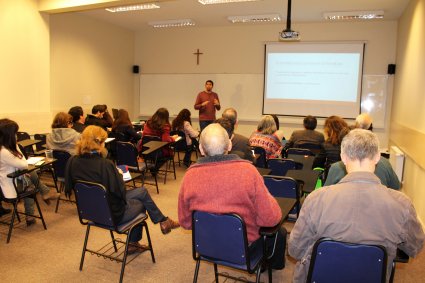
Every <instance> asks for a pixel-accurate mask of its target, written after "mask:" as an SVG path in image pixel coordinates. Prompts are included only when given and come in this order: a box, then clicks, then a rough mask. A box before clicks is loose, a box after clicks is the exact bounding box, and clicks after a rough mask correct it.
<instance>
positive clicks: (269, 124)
mask: <svg viewBox="0 0 425 283" xmlns="http://www.w3.org/2000/svg"><path fill="white" fill-rule="evenodd" d="M282 138H283V135H282V137H281V136H279V135H278V133H277V127H276V122H275V120H274V119H273V117H272V116H271V115H265V116H263V117H262V118H261V121H260V123H259V124H258V126H257V130H256V131H255V132H254V133H252V135H251V137H250V138H249V145H250V146H258V147H262V148H264V150H265V151H266V158H267V159H269V158H279V157H280V156H281V152H282V149H283V146H282V142H281V140H282Z"/></svg>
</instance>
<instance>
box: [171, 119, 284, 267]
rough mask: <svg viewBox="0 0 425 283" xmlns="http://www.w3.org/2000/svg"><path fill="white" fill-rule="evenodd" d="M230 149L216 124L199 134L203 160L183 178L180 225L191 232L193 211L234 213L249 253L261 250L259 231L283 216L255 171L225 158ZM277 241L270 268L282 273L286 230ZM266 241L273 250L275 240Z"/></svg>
mask: <svg viewBox="0 0 425 283" xmlns="http://www.w3.org/2000/svg"><path fill="white" fill-rule="evenodd" d="M231 148H232V143H231V141H230V139H229V136H228V134H227V132H226V130H225V129H224V128H223V127H222V126H220V125H219V124H217V123H214V124H210V125H209V126H207V127H206V128H205V129H204V130H203V131H202V132H201V138H200V142H199V150H200V151H201V153H202V155H204V157H202V158H199V159H198V161H197V163H195V164H193V165H192V166H190V167H189V169H188V170H187V171H186V174H185V176H184V177H183V180H182V184H181V187H180V193H179V200H178V214H179V221H180V225H181V226H182V227H183V228H185V229H191V228H192V213H193V211H195V210H200V211H206V212H210V213H220V214H222V213H236V214H238V215H239V216H240V217H241V218H242V219H243V220H244V222H245V224H246V229H247V236H248V242H249V244H250V249H257V248H261V247H262V239H261V238H260V235H259V229H260V227H273V226H275V225H277V224H278V223H279V222H280V221H281V218H282V212H281V210H280V208H279V205H278V204H277V202H276V200H275V199H274V198H273V196H272V195H270V193H269V191H268V190H267V188H266V186H265V185H264V180H263V178H262V177H261V176H260V174H259V173H258V171H257V169H256V168H255V167H254V166H253V165H252V164H251V163H250V162H249V161H246V160H242V159H240V158H239V157H238V156H237V155H235V154H227V153H228V152H229V151H230V150H231ZM276 237H277V238H276V248H275V253H274V255H273V257H272V259H271V267H272V268H274V269H282V268H283V267H284V266H285V247H286V230H285V229H284V228H281V229H280V230H279V232H278V233H277V236H276ZM269 240H270V241H268V242H267V245H268V246H273V245H274V243H275V237H272V238H270V239H269ZM269 250H271V249H269Z"/></svg>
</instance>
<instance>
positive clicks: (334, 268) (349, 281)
mask: <svg viewBox="0 0 425 283" xmlns="http://www.w3.org/2000/svg"><path fill="white" fill-rule="evenodd" d="M386 269H387V252H386V249H385V248H384V247H383V246H380V245H366V244H353V243H345V242H339V241H333V240H331V239H327V238H322V239H319V240H318V241H317V242H316V243H315V245H314V247H313V252H312V258H311V263H310V268H309V271H308V276H307V282H329V283H333V282H344V283H354V282H356V283H357V282H362V283H377V282H382V283H384V282H386Z"/></svg>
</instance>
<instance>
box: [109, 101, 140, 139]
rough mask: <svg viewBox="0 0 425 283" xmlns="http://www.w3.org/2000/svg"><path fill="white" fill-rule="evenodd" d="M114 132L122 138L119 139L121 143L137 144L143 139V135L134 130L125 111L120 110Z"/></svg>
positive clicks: (113, 125) (113, 127)
mask: <svg viewBox="0 0 425 283" xmlns="http://www.w3.org/2000/svg"><path fill="white" fill-rule="evenodd" d="M112 132H113V133H115V134H117V135H119V136H120V137H119V138H118V140H119V141H124V142H132V143H135V144H136V143H137V142H138V141H139V140H140V139H141V138H142V134H141V133H138V132H136V130H134V127H133V124H131V121H130V117H129V115H128V112H127V110H125V109H120V110H118V114H117V119H116V120H115V121H114V123H113V124H112ZM115 138H117V137H115Z"/></svg>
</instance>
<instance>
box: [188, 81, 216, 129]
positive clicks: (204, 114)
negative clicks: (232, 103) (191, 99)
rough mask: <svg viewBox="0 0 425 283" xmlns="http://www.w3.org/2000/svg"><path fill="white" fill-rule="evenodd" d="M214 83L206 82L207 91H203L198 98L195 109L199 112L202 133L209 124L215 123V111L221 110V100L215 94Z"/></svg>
mask: <svg viewBox="0 0 425 283" xmlns="http://www.w3.org/2000/svg"><path fill="white" fill-rule="evenodd" d="M213 87H214V82H213V81H212V80H208V81H206V82H205V90H204V91H201V92H200V93H199V94H198V96H197V97H196V101H195V106H194V107H195V109H196V110H199V126H200V127H201V131H202V130H203V129H204V128H205V127H206V126H208V125H209V124H211V123H213V122H214V121H215V111H216V110H220V108H221V106H220V100H219V99H218V94H217V93H215V92H213V91H212V89H213Z"/></svg>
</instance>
